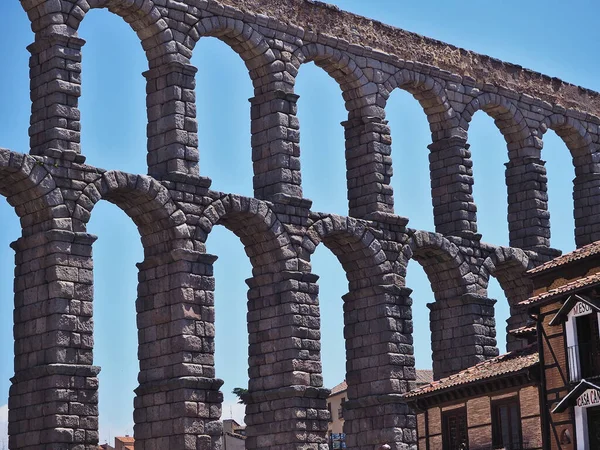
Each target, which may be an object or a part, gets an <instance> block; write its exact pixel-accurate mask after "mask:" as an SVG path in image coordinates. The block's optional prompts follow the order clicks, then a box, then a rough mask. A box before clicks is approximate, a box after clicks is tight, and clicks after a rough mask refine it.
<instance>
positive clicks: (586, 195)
mask: <svg viewBox="0 0 600 450" xmlns="http://www.w3.org/2000/svg"><path fill="white" fill-rule="evenodd" d="M548 129H551V130H553V131H554V132H555V133H556V134H557V135H558V136H559V138H560V139H561V140H562V141H563V142H564V143H565V145H566V146H567V148H568V149H569V151H570V153H571V157H572V159H573V166H574V169H575V178H574V179H573V201H574V207H573V209H574V217H575V242H576V244H577V246H578V247H581V246H583V245H586V244H589V243H591V242H594V241H597V240H598V239H600V217H599V216H598V214H596V210H597V208H598V205H600V200H599V199H598V198H597V195H596V190H597V186H598V184H599V183H600V171H599V169H598V167H599V166H598V163H599V162H600V152H599V151H598V144H597V143H596V142H595V138H594V137H592V134H591V133H590V132H589V131H588V129H587V127H586V126H585V124H584V122H582V121H580V120H578V119H576V118H574V117H571V116H568V115H563V114H552V115H550V116H548V117H546V118H545V120H544V121H543V122H542V124H541V126H540V128H539V135H540V137H543V135H544V134H545V133H546V132H547V131H548ZM542 142H543V141H542ZM542 152H543V150H542Z"/></svg>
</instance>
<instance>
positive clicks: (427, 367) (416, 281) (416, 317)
mask: <svg viewBox="0 0 600 450" xmlns="http://www.w3.org/2000/svg"><path fill="white" fill-rule="evenodd" d="M406 286H407V287H409V288H410V289H412V293H411V294H410V297H411V298H412V324H413V326H412V346H413V351H414V357H415V369H416V370H417V382H419V378H420V377H419V375H421V379H422V377H423V376H425V375H427V374H431V375H432V376H433V371H432V367H433V366H432V357H433V355H432V339H431V333H432V330H431V324H430V321H429V309H428V308H427V304H428V303H433V302H435V296H434V293H433V290H432V289H431V283H430V282H429V278H427V274H426V273H425V270H424V269H423V268H422V267H421V265H420V264H419V263H418V262H414V261H412V262H410V263H409V265H408V268H407V271H406ZM419 372H420V373H419Z"/></svg>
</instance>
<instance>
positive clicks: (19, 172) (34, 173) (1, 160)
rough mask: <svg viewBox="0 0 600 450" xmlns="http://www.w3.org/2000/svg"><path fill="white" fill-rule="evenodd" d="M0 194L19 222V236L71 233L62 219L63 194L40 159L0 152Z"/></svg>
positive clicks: (63, 212) (64, 219)
mask: <svg viewBox="0 0 600 450" xmlns="http://www.w3.org/2000/svg"><path fill="white" fill-rule="evenodd" d="M0 195H3V196H5V197H6V200H7V201H8V203H9V204H10V205H11V206H12V207H13V208H14V209H15V212H16V214H17V215H18V216H19V218H20V220H21V226H22V228H23V235H24V236H26V235H28V234H32V233H36V232H39V231H44V230H47V229H49V228H50V224H49V222H50V221H51V220H52V219H62V220H60V221H56V223H55V224H54V226H53V228H60V227H61V225H62V227H63V229H66V230H71V227H72V225H71V221H70V220H69V219H68V218H66V217H65V211H64V202H63V195H62V192H61V190H60V189H59V188H58V187H57V186H56V183H55V182H54V178H53V177H52V174H51V172H50V170H48V168H47V167H46V165H45V163H44V161H43V160H42V159H40V158H36V157H32V156H29V155H23V154H20V153H15V152H12V151H10V150H7V149H0Z"/></svg>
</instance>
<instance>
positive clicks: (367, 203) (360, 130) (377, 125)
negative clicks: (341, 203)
mask: <svg viewBox="0 0 600 450" xmlns="http://www.w3.org/2000/svg"><path fill="white" fill-rule="evenodd" d="M383 117H385V112H384V111H383V110H382V111H381V112H380V114H379V115H377V116H363V117H357V118H351V119H349V120H348V121H346V122H342V126H343V127H344V129H345V136H346V169H347V175H346V177H347V181H348V201H349V208H350V213H349V214H350V216H352V217H358V218H368V217H369V214H372V213H393V212H394V196H393V192H392V188H391V186H390V182H391V178H392V157H391V154H392V138H391V135H390V127H389V126H388V122H387V120H384V119H383Z"/></svg>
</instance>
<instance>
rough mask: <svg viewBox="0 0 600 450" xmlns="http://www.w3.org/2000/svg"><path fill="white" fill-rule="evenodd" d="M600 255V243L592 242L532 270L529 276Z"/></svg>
mask: <svg viewBox="0 0 600 450" xmlns="http://www.w3.org/2000/svg"><path fill="white" fill-rule="evenodd" d="M597 254H600V241H596V242H592V243H591V244H588V245H584V246H583V247H581V248H578V249H577V250H574V251H572V252H570V253H566V254H564V255H561V256H558V257H556V258H554V259H553V260H551V261H548V262H547V263H544V264H542V265H540V266H537V267H535V268H533V269H531V270H529V271H528V272H527V273H528V274H535V273H540V272H544V271H546V270H551V269H555V268H557V267H560V266H564V265H565V264H569V263H571V262H573V261H578V260H581V259H586V258H589V257H591V256H594V255H597Z"/></svg>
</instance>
